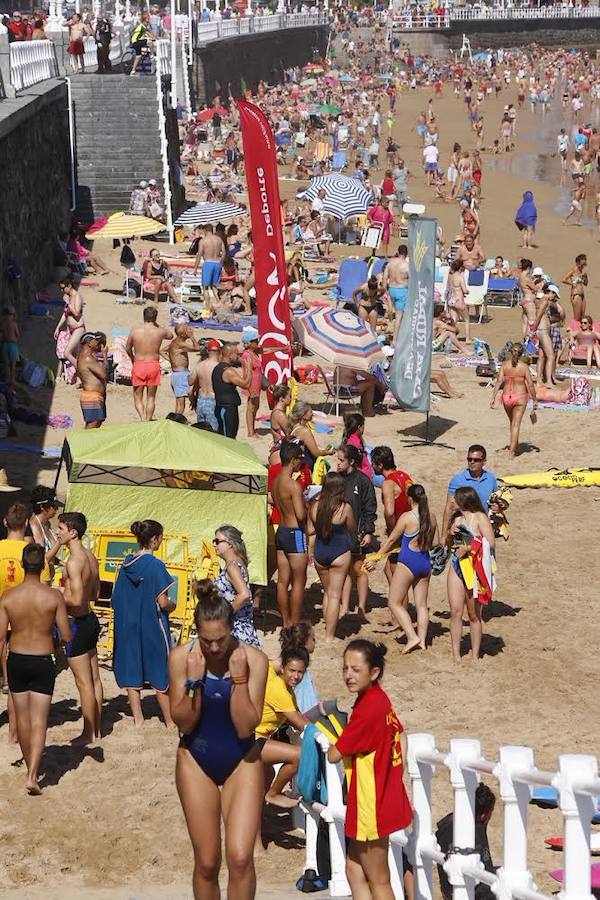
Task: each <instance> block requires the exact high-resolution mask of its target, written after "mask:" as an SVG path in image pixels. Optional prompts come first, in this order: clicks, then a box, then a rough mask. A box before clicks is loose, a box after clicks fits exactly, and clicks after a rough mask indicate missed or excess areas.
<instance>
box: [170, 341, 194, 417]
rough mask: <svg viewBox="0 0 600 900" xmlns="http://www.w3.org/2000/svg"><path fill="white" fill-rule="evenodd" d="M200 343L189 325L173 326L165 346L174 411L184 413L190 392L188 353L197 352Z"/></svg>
mask: <svg viewBox="0 0 600 900" xmlns="http://www.w3.org/2000/svg"><path fill="white" fill-rule="evenodd" d="M199 350H200V344H199V343H198V341H197V340H196V339H195V337H194V329H193V328H192V326H191V325H184V324H179V325H176V326H175V337H174V338H173V340H172V341H171V343H170V344H169V346H168V347H167V352H166V356H167V357H168V359H169V362H170V363H171V388H172V390H173V394H174V395H175V412H176V413H179V414H180V415H184V413H185V401H186V399H187V398H188V396H189V394H190V358H189V355H188V354H190V353H197V352H198V351H199Z"/></svg>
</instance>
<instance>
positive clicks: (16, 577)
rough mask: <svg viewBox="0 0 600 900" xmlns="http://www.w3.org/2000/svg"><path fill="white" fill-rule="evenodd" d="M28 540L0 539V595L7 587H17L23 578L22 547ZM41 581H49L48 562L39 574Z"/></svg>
mask: <svg viewBox="0 0 600 900" xmlns="http://www.w3.org/2000/svg"><path fill="white" fill-rule="evenodd" d="M28 543H29V541H14V540H4V541H0V596H2V594H3V593H4V591H7V590H8V589H9V588H14V587H17V585H19V584H21V582H22V581H23V579H24V578H25V572H24V571H23V564H22V562H21V560H22V559H23V548H24V547H26V546H27V544H28ZM40 580H41V581H46V582H48V583H49V582H50V569H49V567H48V563H46V564H45V565H44V570H43V572H42V574H41V575H40Z"/></svg>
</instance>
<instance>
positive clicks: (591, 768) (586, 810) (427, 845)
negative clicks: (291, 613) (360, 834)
mask: <svg viewBox="0 0 600 900" xmlns="http://www.w3.org/2000/svg"><path fill="white" fill-rule="evenodd" d="M317 741H318V742H319V744H320V746H321V748H322V750H323V752H325V753H326V749H327V747H328V741H327V739H326V738H325V736H324V735H319V736H318V738H317ZM405 766H406V773H407V778H408V780H409V781H410V786H411V794H412V805H413V809H414V820H413V825H412V828H411V830H410V831H408V832H406V833H405V832H396V833H395V834H393V835H391V837H390V852H389V864H390V875H391V880H392V890H393V892H394V896H395V897H396V898H397V900H403V898H404V889H403V883H402V873H403V870H402V852H401V851H402V847H403V846H404V847H405V852H406V854H407V857H408V859H409V861H410V862H411V864H412V866H413V872H414V890H415V898H416V900H433V898H434V897H436V896H438V895H439V891H438V890H437V889H435V887H434V885H435V883H436V881H437V876H436V880H435V882H434V866H435V865H441V866H443V868H444V871H445V873H446V875H447V876H448V880H449V882H450V884H451V885H452V896H453V900H469V898H471V897H472V896H473V888H474V886H475V885H476V884H479V883H480V884H487V885H489V887H491V889H492V892H493V894H494V895H495V896H496V897H498V898H499V900H551V898H549V897H548V896H547V895H545V894H542V893H540V892H539V891H538V889H537V886H536V884H535V881H534V878H533V875H532V873H531V872H530V870H529V867H528V862H527V858H528V833H527V824H528V822H527V817H528V810H529V803H530V801H531V797H532V787H533V786H534V785H544V786H550V787H553V788H555V789H556V796H557V805H558V807H559V810H560V814H561V815H562V819H563V834H564V849H563V854H564V883H563V890H562V891H561V893H560V897H561V900H592V894H591V869H590V867H591V848H592V846H593V848H594V849H597V847H598V846H599V845H600V841H599V840H597V839H594V838H592V837H591V826H590V823H591V820H592V817H593V816H594V815H595V813H596V811H597V802H598V797H599V795H600V779H599V778H598V762H597V760H596V758H595V757H593V756H586V755H583V754H563V755H561V756H560V757H559V764H558V770H557V771H555V772H545V771H541V770H539V769H537V768H536V767H535V764H534V754H533V750H531V749H530V748H529V747H510V746H506V747H501V748H500V753H499V756H498V759H497V760H487V759H484V758H483V757H482V755H481V745H480V743H479V741H477V740H471V739H462V738H458V739H453V740H451V741H450V750H449V752H447V753H443V752H439V751H438V750H437V748H436V745H435V738H434V737H433V735H431V734H411V735H409V736H408V759H407V760H405ZM436 768H439V769H443V770H447V775H448V777H449V780H450V784H451V786H452V790H453V795H454V804H453V811H454V824H453V838H452V843H451V847H450V849H449V851H448V853H447V854H444V853H443V852H442V850H441V848H440V847H439V845H438V843H437V840H436V836H435V828H434V822H435V821H436V820H437V819H438V818H440V815H441V814H442V813H443V812H445V811H444V810H436V814H435V815H434V809H433V803H432V783H433V778H434V774H435V770H436ZM325 775H326V783H327V795H328V797H327V804H326V805H324V804H321V803H308V802H306V801H304V800H303V801H302V802H301V809H302V811H303V812H304V813H305V816H306V824H305V832H306V868H313V869H316V868H317V866H316V840H317V829H318V823H319V821H323V822H325V823H327V825H328V828H329V843H330V857H331V860H330V861H331V872H332V875H331V882H330V884H329V889H330V894H331V896H332V897H341V896H347V895H348V894H349V893H350V891H349V885H348V883H347V880H346V876H345V853H346V850H345V840H344V818H345V807H344V803H343V794H342V785H343V780H344V772H343V769H342V767H341V765H339V764H338V765H332V764H331V763H329V762H328V761H327V759H326V760H325ZM481 775H486V776H489V777H492V778H495V779H496V780H497V782H498V788H499V791H498V793H499V795H500V800H501V801H502V805H503V806H502V816H503V846H502V864H501V866H500V868H499V869H498V870H497V871H496V872H495V873H492V872H487V871H485V870H484V867H483V864H482V862H481V860H480V857H479V853H478V852H477V851H476V849H475V824H476V823H475V792H476V789H477V785H478V782H479V779H480V776H481ZM594 837H597V836H594ZM469 851H470V852H469Z"/></svg>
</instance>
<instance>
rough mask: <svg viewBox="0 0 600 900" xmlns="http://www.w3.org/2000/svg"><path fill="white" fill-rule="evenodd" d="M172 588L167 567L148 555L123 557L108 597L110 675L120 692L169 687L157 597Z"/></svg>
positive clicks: (167, 639)
mask: <svg viewBox="0 0 600 900" xmlns="http://www.w3.org/2000/svg"><path fill="white" fill-rule="evenodd" d="M172 584H173V578H172V577H171V575H169V572H168V571H167V567H166V566H165V564H164V562H162V560H160V559H157V558H156V557H155V556H152V554H151V553H142V554H135V555H134V556H127V557H126V558H125V561H124V562H123V565H122V566H121V569H120V570H119V574H118V576H117V581H116V583H115V587H114V590H113V594H112V608H113V613H114V628H115V643H114V650H113V672H114V674H115V679H116V681H117V684H118V685H119V687H120V688H123V689H124V688H134V689H136V690H139V689H141V688H142V687H143V686H144V684H145V683H148V684H150V686H151V687H152V688H154V690H156V691H166V690H167V688H168V687H169V675H168V657H169V651H170V649H171V633H170V630H169V617H168V615H167V613H166V612H165V611H164V610H162V609H161V608H160V607H159V605H158V598H159V596H160V595H161V594H162V593H164V591H166V590H167V589H168V588H169V587H170V586H171V585H172Z"/></svg>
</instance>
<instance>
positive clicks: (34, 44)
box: [8, 41, 58, 91]
mask: <svg viewBox="0 0 600 900" xmlns="http://www.w3.org/2000/svg"><path fill="white" fill-rule="evenodd" d="M8 47H9V53H10V81H11V84H12V86H13V87H14V89H15V91H22V90H24V88H28V87H31V85H32V84H37V83H38V82H40V81H45V80H46V79H47V78H57V77H58V63H57V61H56V50H55V48H54V44H53V42H52V41H13V43H12V44H9V45H8Z"/></svg>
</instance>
